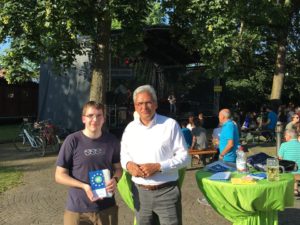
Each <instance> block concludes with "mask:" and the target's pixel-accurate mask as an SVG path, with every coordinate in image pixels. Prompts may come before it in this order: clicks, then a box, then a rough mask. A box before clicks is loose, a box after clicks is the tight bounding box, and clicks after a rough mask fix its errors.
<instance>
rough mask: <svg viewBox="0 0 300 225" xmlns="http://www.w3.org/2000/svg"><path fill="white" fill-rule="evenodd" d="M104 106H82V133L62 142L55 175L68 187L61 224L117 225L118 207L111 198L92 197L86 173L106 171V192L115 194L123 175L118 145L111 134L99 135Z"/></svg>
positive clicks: (91, 102) (78, 132)
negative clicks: (107, 179)
mask: <svg viewBox="0 0 300 225" xmlns="http://www.w3.org/2000/svg"><path fill="white" fill-rule="evenodd" d="M104 118H105V116H104V106H103V105H102V104H99V103H96V102H94V101H90V102H87V103H86V104H85V105H84V107H83V112H82V122H83V123H84V125H85V127H84V129H83V130H81V131H77V132H75V133H73V134H70V135H69V136H68V137H67V138H66V140H65V141H64V143H63V145H62V147H61V149H60V152H59V155H58V158H57V163H56V165H57V167H56V172H55V180H56V182H57V183H60V184H63V185H67V186H69V187H70V188H69V193H68V199H67V204H66V210H65V213H64V225H75V224H76V225H77V224H81V223H82V222H83V223H84V222H85V223H88V224H90V223H92V224H95V225H104V224H105V225H106V224H107V225H117V224H118V208H117V206H116V202H115V198H114V196H112V197H109V198H95V196H94V195H93V192H92V189H91V185H90V182H89V176H88V174H89V172H93V171H97V170H103V169H108V170H109V171H110V174H111V179H110V180H109V181H108V182H106V191H107V192H109V193H114V192H115V190H116V188H117V181H118V180H119V178H120V177H121V176H122V168H121V164H120V142H119V141H118V140H117V138H116V137H114V136H113V135H111V134H109V133H106V132H102V126H103V124H104V121H105V119H104Z"/></svg>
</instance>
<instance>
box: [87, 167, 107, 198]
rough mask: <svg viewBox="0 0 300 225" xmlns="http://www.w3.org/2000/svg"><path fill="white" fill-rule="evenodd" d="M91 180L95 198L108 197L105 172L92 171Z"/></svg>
mask: <svg viewBox="0 0 300 225" xmlns="http://www.w3.org/2000/svg"><path fill="white" fill-rule="evenodd" d="M89 180H90V185H91V188H92V191H93V194H94V197H95V198H104V197H108V194H107V192H106V189H105V187H106V186H105V176H104V173H103V170H95V171H90V172H89Z"/></svg>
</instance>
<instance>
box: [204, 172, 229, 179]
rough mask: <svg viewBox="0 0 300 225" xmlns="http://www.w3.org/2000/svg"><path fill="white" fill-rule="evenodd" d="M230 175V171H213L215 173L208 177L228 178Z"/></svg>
mask: <svg viewBox="0 0 300 225" xmlns="http://www.w3.org/2000/svg"><path fill="white" fill-rule="evenodd" d="M230 175H231V173H230V172H219V173H215V174H213V175H211V176H210V178H209V179H211V180H229V179H230Z"/></svg>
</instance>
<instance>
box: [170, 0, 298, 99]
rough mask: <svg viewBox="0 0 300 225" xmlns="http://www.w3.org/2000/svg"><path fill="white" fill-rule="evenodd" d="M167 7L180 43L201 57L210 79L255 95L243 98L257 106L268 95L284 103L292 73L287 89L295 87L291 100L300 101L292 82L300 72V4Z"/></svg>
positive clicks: (217, 1)
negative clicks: (282, 93) (251, 100)
mask: <svg viewBox="0 0 300 225" xmlns="http://www.w3.org/2000/svg"><path fill="white" fill-rule="evenodd" d="M164 5H165V7H166V8H168V7H169V8H170V7H172V8H173V9H174V10H169V15H170V23H171V26H172V27H174V32H175V33H176V34H177V35H179V36H180V37H181V41H182V43H183V44H184V45H185V46H187V47H188V48H189V49H191V50H194V49H197V50H198V51H199V52H200V57H201V62H202V63H203V64H204V65H205V68H206V69H205V72H206V74H207V75H208V76H210V77H221V78H223V80H225V82H226V89H227V90H228V89H230V90H231V91H233V90H236V91H239V93H247V94H248V93H249V90H252V94H251V95H245V97H246V96H247V98H248V97H251V96H252V98H253V100H254V101H255V99H256V100H258V99H261V98H263V99H268V98H270V94H271V99H272V98H273V99H280V98H281V87H282V85H283V77H284V75H285V74H288V76H285V78H286V81H287V82H286V85H287V84H289V85H293V86H294V87H293V88H292V89H290V90H289V92H288V93H287V95H289V96H290V97H291V95H293V94H294V95H295V94H296V93H297V95H298V96H299V93H300V89H299V86H298V85H297V82H292V83H293V84H291V82H288V80H290V79H291V78H296V77H297V70H298V69H297V68H299V45H298V43H299V38H300V36H299V28H300V24H299V18H300V17H299V16H300V13H299V1H296V0H294V1H293V0H290V1H288V0H286V1H283V0H250V1H249V0H237V1H230V0H196V1H195V0H174V1H165V3H164ZM272 78H273V80H272ZM277 78H279V79H277ZM272 85H273V86H272ZM286 85H285V86H284V87H283V88H284V89H286V88H287V86H286ZM289 87H291V86H289ZM245 90H248V91H247V92H245ZM253 90H256V91H253ZM258 95H259V96H260V97H261V98H257V96H258ZM236 96H239V97H241V95H236ZM233 99H234V97H233ZM235 100H237V99H235Z"/></svg>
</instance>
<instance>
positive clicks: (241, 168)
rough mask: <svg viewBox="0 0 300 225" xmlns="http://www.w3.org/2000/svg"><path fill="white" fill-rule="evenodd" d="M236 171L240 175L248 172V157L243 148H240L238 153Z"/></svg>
mask: <svg viewBox="0 0 300 225" xmlns="http://www.w3.org/2000/svg"><path fill="white" fill-rule="evenodd" d="M236 169H237V171H238V172H240V173H245V172H247V156H246V153H245V152H244V149H243V147H242V146H240V145H239V146H238V149H237V151H236Z"/></svg>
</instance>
